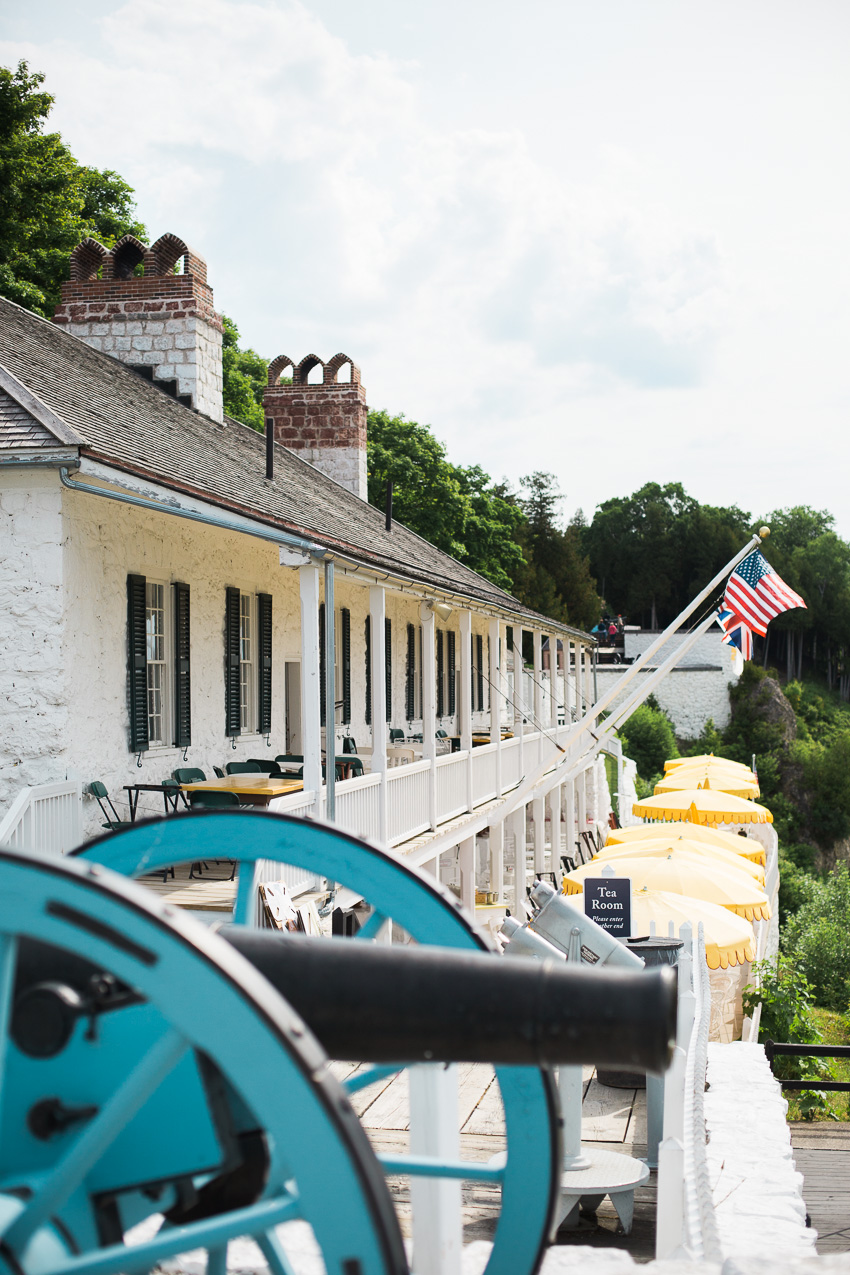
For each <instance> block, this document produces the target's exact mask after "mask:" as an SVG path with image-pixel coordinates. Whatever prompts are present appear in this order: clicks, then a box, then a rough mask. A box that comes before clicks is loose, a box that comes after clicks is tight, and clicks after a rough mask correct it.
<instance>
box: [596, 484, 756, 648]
mask: <svg viewBox="0 0 850 1275" xmlns="http://www.w3.org/2000/svg"><path fill="white" fill-rule="evenodd" d="M748 528H749V514H746V513H744V512H742V510H740V509H738V508H737V507H736V506H734V505H733V506H730V507H728V508H721V507H715V506H713V505H700V504H699V503H698V502H697V501H696V500H694V498H693V497H692V496H689V495H688V494H687V492H686V491H685V489H684V487H683V486H682V484H681V483H666V484H665V485H664V486H662V485H661V484H659V483H646V484H645V485H644V486H643V487H641V488H640V489H639V490H638V491H636V492H634V493H633V494H632V495H631V496H625V497H619V496H618V497H616V498H614V499H612V500H606V501H604V502H603V503H602V504H601V505H600V506H599V508H598V509H597V511H596V513H595V514H594V517H593V521H592V522H591V524H590V526H589V527H587V528H586V529H585V530H584V532H583V536H582V539H583V543H584V546H585V549H586V551H587V553H588V554H589V558H590V570H591V572H592V573H593V575H595V577H596V579H597V581H598V583H599V587H600V591H601V593H602V596H603V597H604V598H605V600H606V602H607V603H608V604H609V606H610V607H611V609H612V610H614V611H617V612H621V613H622V614H624V615H627V616H628V617H629V619H630V620H631V621H632V622H640V623H641V624H643V625H644V626H648V627H650V628H653V629H657V628H660V627H662V626H663V625H665V624H667V623H669V622H670V620H672V619H673V618H674V617H675V616H676V615H677V614H678V612H679V611H681V610H682V608H683V607H684V606H686V604H687V603H688V602H689V601H690V600H691V598H692V597H693V595H694V594H695V593H696V592H697V591H698V590H699V589H700V588H702V587H703V586H704V585H705V584H707V583H708V581H709V580H710V579H711V577H712V576H713V575H715V574H716V573H717V571H719V570H720V568H721V567H722V566H723V564H724V563H725V562H727V561H728V560H729V559H730V558H731V557H732V555H733V553H734V552H735V550H736V549H739V548H740V547H741V545H742V544H743V543H744V542H745V540H746V537H747V534H748Z"/></svg>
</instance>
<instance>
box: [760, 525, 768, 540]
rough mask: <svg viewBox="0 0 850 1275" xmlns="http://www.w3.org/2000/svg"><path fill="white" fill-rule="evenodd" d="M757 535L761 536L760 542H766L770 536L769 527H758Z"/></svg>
mask: <svg viewBox="0 0 850 1275" xmlns="http://www.w3.org/2000/svg"><path fill="white" fill-rule="evenodd" d="M759 535H760V536H761V538H762V540H767V538H768V536H769V535H770V527H759Z"/></svg>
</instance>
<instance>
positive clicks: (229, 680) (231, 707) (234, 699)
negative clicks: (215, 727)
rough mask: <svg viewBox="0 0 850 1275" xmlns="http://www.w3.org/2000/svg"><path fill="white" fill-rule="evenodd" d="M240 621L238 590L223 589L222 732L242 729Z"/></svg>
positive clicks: (237, 732) (236, 732) (233, 732)
mask: <svg viewBox="0 0 850 1275" xmlns="http://www.w3.org/2000/svg"><path fill="white" fill-rule="evenodd" d="M240 638H241V623H240V615H239V590H238V589H230V588H228V589H226V590H225V604H224V733H225V735H239V734H241V731H242V696H241V688H240V684H239V673H240V670H239V656H240V646H241V643H240Z"/></svg>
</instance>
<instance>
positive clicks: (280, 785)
mask: <svg viewBox="0 0 850 1275" xmlns="http://www.w3.org/2000/svg"><path fill="white" fill-rule="evenodd" d="M180 787H181V788H182V790H183V792H233V793H235V794H236V796H237V797H238V798H239V800H240V802H241V803H242V804H243V805H245V806H267V805H268V804H269V802H270V801H271V799H272V797H285V796H286V794H287V793H289V792H302V791H303V788H304V781H303V779H288V778H287V776H286V775H250V774H248V775H225V776H224V778H223V779H204V780H203V781H200V782H198V783H196V784H181V785H180Z"/></svg>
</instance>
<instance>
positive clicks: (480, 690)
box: [475, 633, 484, 713]
mask: <svg viewBox="0 0 850 1275" xmlns="http://www.w3.org/2000/svg"><path fill="white" fill-rule="evenodd" d="M475 690H476V692H477V695H476V698H477V700H478V711H479V713H480V712H481V710H482V709H483V707H484V638H483V637H482V635H481V634H480V633H476V634H475Z"/></svg>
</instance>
